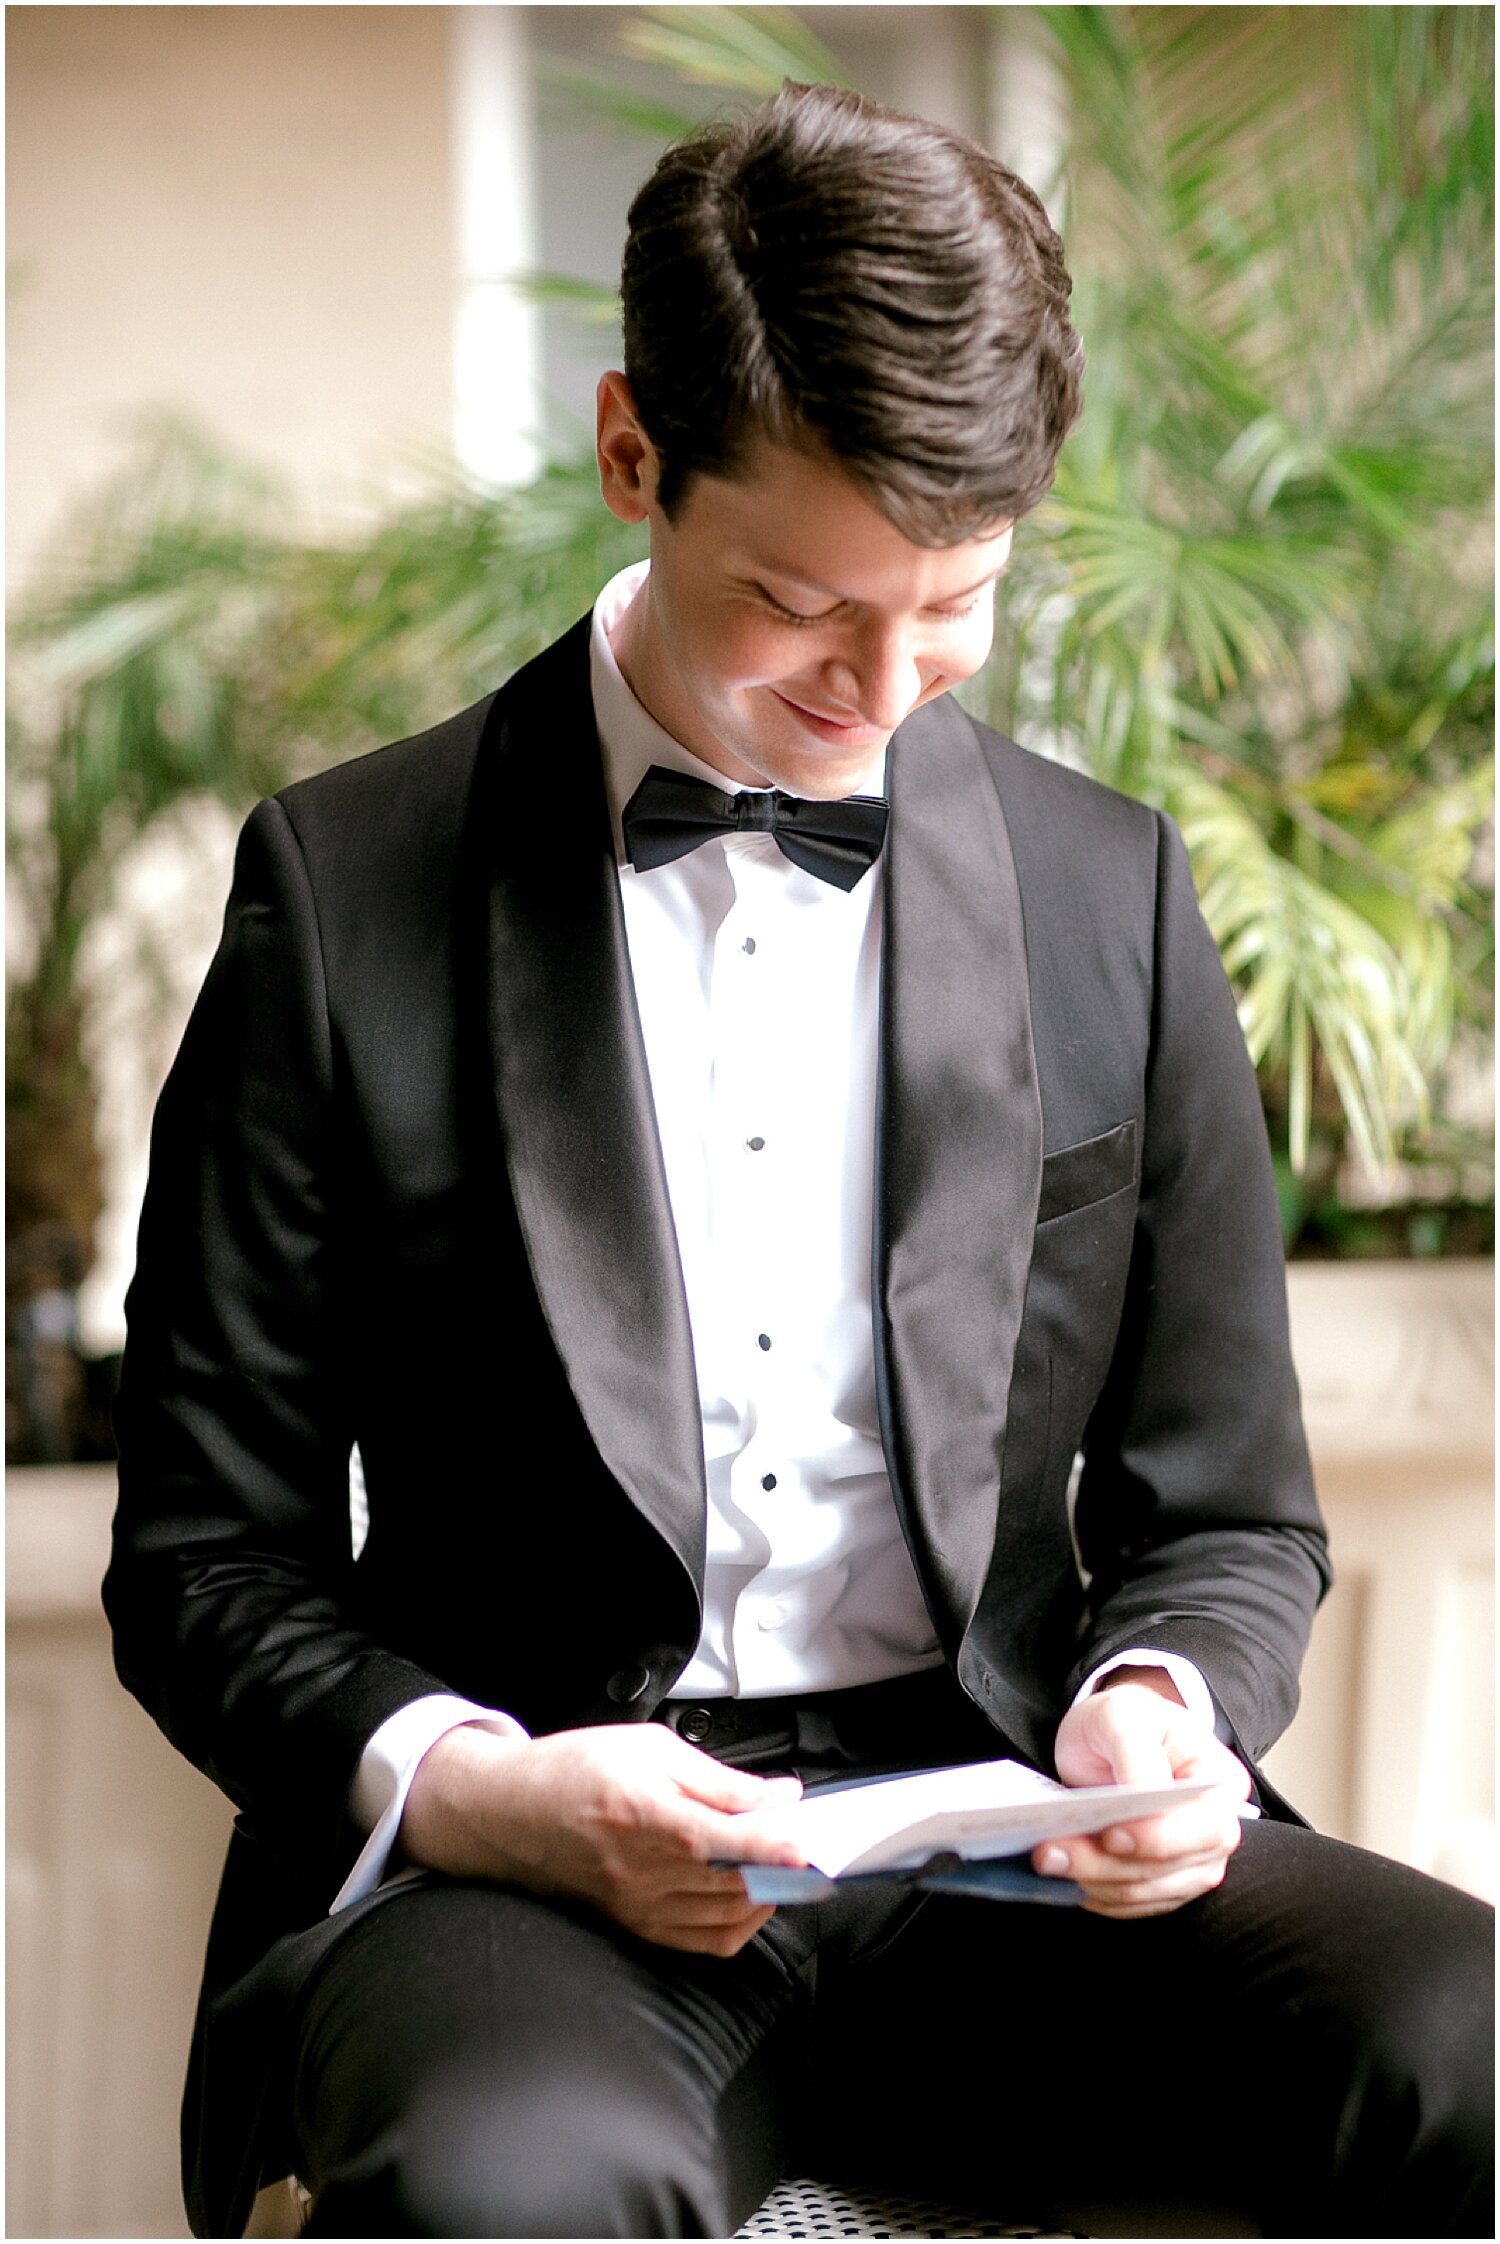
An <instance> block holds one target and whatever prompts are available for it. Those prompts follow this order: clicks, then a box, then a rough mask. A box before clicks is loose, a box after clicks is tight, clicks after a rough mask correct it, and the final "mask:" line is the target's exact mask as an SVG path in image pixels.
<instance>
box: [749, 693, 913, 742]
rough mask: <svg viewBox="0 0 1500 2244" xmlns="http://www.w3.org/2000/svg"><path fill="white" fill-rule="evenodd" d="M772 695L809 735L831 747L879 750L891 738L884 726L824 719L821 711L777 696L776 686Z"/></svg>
mask: <svg viewBox="0 0 1500 2244" xmlns="http://www.w3.org/2000/svg"><path fill="white" fill-rule="evenodd" d="M771 691H772V693H774V694H776V699H777V700H778V701H779V702H780V703H781V705H782V707H783V708H785V709H790V711H791V712H792V715H793V716H794V717H798V718H800V719H801V721H802V723H803V724H804V725H806V726H807V727H808V728H809V730H810V731H812V732H814V733H816V735H817V737H818V738H819V740H825V741H827V742H828V744H829V746H830V747H833V748H878V747H879V746H881V745H882V743H883V742H885V741H886V740H888V739H889V738H890V734H889V732H888V730H887V728H886V727H885V726H884V725H872V724H868V723H866V722H865V721H864V720H863V719H856V720H855V721H853V722H849V721H847V720H845V719H842V718H838V717H825V716H824V715H823V714H822V713H821V711H819V710H817V709H809V708H807V707H806V706H805V704H804V703H802V702H800V701H793V700H792V699H791V697H790V695H788V694H784V693H776V688H775V687H774V686H773V687H772V688H771Z"/></svg>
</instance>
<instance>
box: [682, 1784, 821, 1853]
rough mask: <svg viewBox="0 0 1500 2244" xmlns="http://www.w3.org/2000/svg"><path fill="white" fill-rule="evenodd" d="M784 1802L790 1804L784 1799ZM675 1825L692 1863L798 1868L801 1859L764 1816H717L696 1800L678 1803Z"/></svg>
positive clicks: (770, 1819)
mask: <svg viewBox="0 0 1500 2244" xmlns="http://www.w3.org/2000/svg"><path fill="white" fill-rule="evenodd" d="M785 1804H786V1805H788V1806H789V1805H790V1804H791V1803H790V1800H788V1801H787V1802H786V1803H785ZM676 1828H677V1830H678V1831H679V1832H680V1834H681V1836H682V1839H683V1841H684V1843H685V1845H686V1847H687V1850H688V1852H689V1853H690V1854H691V1856H692V1857H693V1860H694V1861H695V1862H771V1863H779V1864H780V1865H781V1866H782V1867H783V1868H790V1869H801V1868H803V1867H804V1861H805V1858H804V1857H803V1855H802V1854H801V1852H800V1851H799V1850H798V1848H797V1847H795V1846H794V1845H793V1844H792V1842H791V1840H790V1839H789V1838H788V1837H787V1836H786V1834H785V1833H784V1832H782V1831H779V1830H778V1829H777V1828H776V1825H775V1822H774V1820H773V1819H772V1818H771V1817H770V1816H769V1815H768V1816H767V1818H766V1820H765V1821H762V1819H761V1818H760V1817H759V1816H755V1815H720V1814H717V1813H716V1812H715V1810H714V1809H712V1808H705V1807H700V1806H699V1805H698V1803H697V1802H696V1801H693V1800H683V1801H681V1802H679V1813H678V1816H677V1818H676Z"/></svg>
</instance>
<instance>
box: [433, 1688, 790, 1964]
mask: <svg viewBox="0 0 1500 2244" xmlns="http://www.w3.org/2000/svg"><path fill="white" fill-rule="evenodd" d="M801 1790H802V1787H801V1785H800V1784H799V1783H798V1781H797V1779H796V1778H795V1777H771V1778H766V1777H758V1776H750V1775H747V1774H746V1773H745V1772H744V1771H743V1770H739V1769H727V1768H725V1767H724V1766H723V1765H722V1763H720V1762H718V1761H715V1760H713V1759H712V1758H711V1756H710V1755H708V1754H707V1753H700V1752H699V1751H698V1750H697V1748H696V1747H695V1746H691V1745H689V1744H687V1743H686V1741H685V1740H684V1739H682V1738H680V1737H678V1736H677V1735H676V1733H675V1732H674V1731H672V1730H669V1729H666V1728H665V1727H664V1726H663V1725H661V1724H660V1723H656V1722H642V1723H638V1724H637V1723H631V1724H629V1725H628V1726H627V1725H624V1724H622V1725H620V1726H619V1727H618V1728H616V1727H614V1726H612V1725H606V1726H604V1727H603V1728H600V1729H588V1730H562V1731H559V1732H557V1733H556V1734H555V1735H554V1736H551V1737H541V1738H533V1739H531V1740H529V1741H526V1740H522V1739H519V1738H499V1737H495V1736H494V1735H493V1734H492V1733H490V1732H489V1731H486V1730H481V1729H477V1728H475V1727H474V1726H473V1725H471V1724H464V1725H461V1726H460V1727H459V1728H458V1729H455V1730H450V1731H448V1732H447V1734H446V1735H445V1736H444V1737H440V1738H439V1739H438V1741H437V1743H436V1744H435V1745H434V1746H432V1747H431V1748H430V1749H429V1751H428V1752H427V1753H426V1754H424V1756H423V1758H422V1761H421V1763H420V1765H419V1766H418V1769H417V1773H416V1776H415V1778H414V1779H413V1781H412V1787H411V1791H410V1793H409V1794H408V1796H407V1802H406V1808H405V1812H404V1814H403V1816H402V1819H401V1832H400V1839H401V1845H402V1848H403V1850H404V1852H405V1854H406V1857H407V1859H408V1860H409V1861H412V1862H419V1863H421V1864H422V1865H423V1866H424V1867H425V1868H428V1869H434V1870H446V1871H448V1872H449V1873H450V1874H451V1875H453V1876H455V1877H466V1878H495V1879H504V1880H506V1881H507V1882H509V1883H511V1884H513V1885H521V1886H527V1887H529V1888H530V1889H531V1891H532V1892H533V1893H557V1894H569V1895H571V1896H573V1898H574V1899H576V1900H581V1901H589V1902H592V1903H593V1904H594V1906H595V1907H596V1908H598V1909H601V1910H602V1911H603V1912H604V1914H605V1915H606V1916H607V1917H613V1919H614V1920H615V1922H616V1924H620V1925H623V1926H624V1927H625V1929H626V1930H627V1931H628V1932H634V1933H638V1934H639V1935H640V1937H641V1938H642V1939H643V1940H655V1941H657V1942H659V1943H660V1944H661V1945H662V1946H663V1947H666V1948H686V1949H691V1950H695V1951H697V1952H699V1953H701V1954H704V1955H711V1956H732V1955H734V1954H736V1953H737V1952H738V1950H739V1949H741V1948H743V1947H744V1945H745V1943H746V1941H747V1940H749V1939H751V1938H752V1937H753V1936H754V1934H756V1933H757V1932H759V1930H760V1928H761V1926H762V1925H763V1924H765V1923H766V1921H767V1919H768V1918H770V1917H771V1916H772V1915H773V1914H774V1912H773V1911H772V1910H771V1909H767V1908H757V1907H755V1906H753V1905H752V1904H751V1902H750V1901H748V1900H747V1898H746V1895H745V1887H744V1882H743V1880H742V1879H741V1877H740V1875H739V1872H738V1871H737V1870H711V1869H710V1868H709V1867H708V1865H709V1863H710V1862H712V1861H713V1860H714V1859H715V1858H723V1857H725V1856H733V1857H734V1858H736V1859H737V1860H743V1861H746V1862H775V1863H784V1864H792V1865H795V1866H797V1867H798V1868H801V1867H802V1866H803V1860H804V1858H803V1856H802V1855H801V1854H799V1852H798V1851H797V1849H796V1848H795V1847H794V1846H792V1845H791V1844H790V1843H789V1842H788V1841H787V1840H785V1839H782V1838H780V1837H778V1836H777V1833H776V1829H775V1817H774V1812H773V1813H772V1814H771V1815H770V1816H769V1817H768V1816H767V1815H766V1812H765V1811H767V1810H771V1811H774V1809H775V1808H776V1807H777V1806H778V1805H781V1804H787V1805H789V1804H790V1803H791V1802H793V1801H795V1800H796V1799H797V1798H798V1797H799V1796H800V1794H801ZM751 1808H756V1809H760V1810H761V1811H762V1813H761V1814H760V1815H759V1816H757V1818H756V1824H755V1826H754V1827H751V1826H747V1825H746V1824H744V1823H742V1822H741V1821H740V1816H741V1815H742V1813H743V1812H744V1811H745V1810H747V1809H751Z"/></svg>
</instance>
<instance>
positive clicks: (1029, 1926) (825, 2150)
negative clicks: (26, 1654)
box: [296, 1825, 1492, 2236]
mask: <svg viewBox="0 0 1500 2244" xmlns="http://www.w3.org/2000/svg"><path fill="white" fill-rule="evenodd" d="M1491 1926H1492V1918H1491V1915H1490V1912H1489V1911H1488V1910H1486V1909H1485V1908H1484V1907H1483V1906H1482V1905H1481V1904H1478V1903H1475V1902H1473V1901H1471V1900H1470V1899H1469V1898H1468V1897H1467V1896H1465V1895H1461V1894H1458V1893H1456V1892H1455V1891H1454V1890H1453V1889H1452V1888H1449V1887H1444V1886H1440V1885H1438V1884H1436V1883H1435V1882H1434V1881H1432V1880H1429V1879H1423V1878H1420V1877H1419V1876H1418V1875H1417V1874H1416V1873H1414V1872H1409V1871H1405V1870H1402V1869H1400V1868H1399V1867H1398V1866H1396V1865H1394V1864H1388V1863H1385V1862H1383V1861H1382V1860H1381V1859H1380V1858H1379V1857H1375V1856H1370V1855H1366V1854H1363V1853H1361V1852H1359V1851H1358V1850H1356V1849H1353V1848H1347V1847H1342V1846H1340V1845H1339V1844H1338V1843H1337V1842H1336V1841H1331V1840H1324V1839H1319V1838H1318V1837H1316V1836H1315V1835H1314V1834H1312V1833H1309V1832H1304V1831H1301V1830H1299V1829H1296V1828H1294V1827H1291V1826H1287V1825H1252V1826H1250V1827H1249V1828H1248V1829H1247V1832H1246V1835H1245V1843H1244V1845H1243V1846H1242V1848H1241V1850H1240V1852H1239V1854H1238V1855H1237V1856H1236V1857H1235V1859H1234V1861H1233V1862H1232V1863H1231V1866H1230V1872H1229V1877H1228V1879H1227V1880H1226V1882H1225V1885H1224V1886H1223V1887H1222V1888H1221V1889H1219V1891H1218V1892H1217V1893H1215V1894H1212V1895H1209V1896H1207V1897H1205V1899H1204V1900H1202V1901H1200V1902H1197V1903H1195V1904H1193V1905H1191V1906H1190V1907H1189V1908H1187V1909H1185V1910H1181V1911H1178V1912H1175V1913H1173V1914H1172V1915H1170V1916H1167V1917H1162V1918H1157V1919H1152V1920H1149V1921H1146V1922H1140V1923H1131V1924H1115V1923H1111V1922H1108V1921H1107V1920H1104V1919H1102V1918H1098V1917H1094V1916H1091V1915H1087V1914H1085V1913H1084V1912H1082V1911H1072V1910H1055V1909H1049V1910H1039V1909H1027V1908H1025V1907H1024V1906H1016V1905H1012V1904H999V1903H991V1902H982V1901H954V1900H946V1901H940V1900H937V1899H929V1900H927V1901H924V1902H922V1903H920V1904H918V1905H917V1906H915V1907H913V1905H912V1904H911V1903H910V1902H909V1901H905V1900H902V1901H898V1902H894V1903H893V1902H891V1901H889V1900H884V1901H880V1902H875V1903H872V1902H871V1901H870V1899H869V1897H868V1896H867V1897H864V1898H863V1899H862V1900H861V1901H860V1902H858V1903H840V1904H837V1905H835V1906H834V1908H833V1909H832V1910H824V1911H813V1910H796V1911H791V1910H788V1911H783V1912H782V1913H781V1915H780V1916H779V1917H778V1918H777V1919H776V1920H774V1921H773V1923H772V1925H771V1926H770V1927H769V1928H768V1929H767V1931H766V1933H764V1934H763V1935H761V1937H760V1938H759V1939H758V1940H757V1941H755V1942H754V1943H752V1944H751V1946H750V1947H749V1948H748V1949H746V1950H745V1951H743V1952H742V1954H741V1955H740V1956H739V1957H737V1958H735V1959H733V1960H732V1961H731V1962H729V1963H724V1962H721V1961H719V1960H717V1959H712V1958H692V1957H685V1956H679V1955H676V1954H674V1953H672V1952H670V1951H666V1950H662V1949H657V1948H652V1947H650V1946H648V1945H647V1944H646V1943H644V1942H640V1941H637V1940H635V1939H633V1938H632V1937H631V1936H629V1935H626V1934H623V1933H620V1932H618V1931H617V1930H616V1929H615V1928H613V1927H611V1926H609V1925H608V1924H607V1923H606V1922H604V1920H602V1919H599V1918H597V1917H594V1916H593V1915H592V1914H591V1913H590V1912H588V1911H587V1910H585V1909H582V1908H573V1907H571V1906H569V1905H562V1904H556V1903H552V1902H547V1901H540V1900H537V1899H536V1898H534V1897H532V1896H529V1895H525V1894H520V1893H515V1892H512V1891H509V1890H507V1889H504V1888H493V1887H486V1886H482V1885H474V1884H464V1883H450V1882H447V1881H441V1880H427V1881H421V1882H419V1883H418V1884H417V1885H415V1886H414V1887H413V1888H412V1890H411V1891H410V1892H409V1893H406V1894H402V1895H398V1896H393V1897H392V1898H391V1900H390V1901H389V1902H388V1903H386V1904H385V1905H384V1906H383V1907H381V1908H380V1909H379V1910H376V1911H372V1912H371V1913H370V1914H369V1915H368V1916H367V1917H365V1918H364V1919H363V1920H362V1922H361V1924H360V1925H358V1926H356V1927H355V1928H354V1930H353V1932H352V1933H351V1936H350V1937H349V1939H348V1940H346V1941H344V1942H341V1943H340V1944H339V1945H338V1946H337V1947H336V1948H335V1949H334V1951H333V1954H332V1956H331V1957H330V1959H329V1961H328V1963H327V1964H326V1965H325V1966H324V1968H323V1970H322V1971H321V1972H320V1974H319V1975H318V1978H317V1980H316V1981H315V1983H314V1985H313V1987H312V1989H311V1990H310V1993H309V1995H308V1998H307V2001H306V2003H305V2005H304V2010H303V2016H302V2021H301V2054H300V2060H299V2065H298V2073H297V2084H296V2101H297V2114H296V2125H297V2130H298V2134H299V2138H300V2141H301V2144H302V2153H303V2165H304V2169H305V2173H304V2178H306V2179H307V2180H309V2181H310V2183H311V2184H312V2185H313V2187H314V2189H315V2190H316V2191H318V2192H319V2193H320V2195H321V2198H322V2212H321V2217H320V2218H319V2219H318V2221H317V2226H318V2227H319V2228H320V2229H321V2230H322V2232H323V2233H326V2234H338V2233H345V2234H348V2233H358V2232H363V2233H366V2234H368V2233H375V2232H384V2233H397V2232H398V2227H397V2226H393V2225H392V2224H393V2223H395V2224H399V2228H400V2229H406V2230H407V2231H408V2232H414V2233H428V2234H442V2233H450V2234H482V2233H491V2234H507V2233H508V2234H529V2235H538V2236H542V2235H549V2234H550V2235H606V2234H620V2235H650V2234H668V2235H670V2234H692V2233H710V2234H712V2233H724V2232H726V2231H727V2230H729V2229H732V2227H733V2226H735V2225H736V2224H737V2223H738V2222H739V2221H740V2220H742V2219H743V2218H744V2217H745V2216H746V2214H747V2213H748V2212H749V2211H750V2210H752V2209H753V2208H754V2206H755V2204H757V2203H758V2202H759V2200H760V2197H761V2196H762V2195H763V2194H764V2192H765V2190H766V2189H767V2188H768V2187H769V2186H770V2184H771V2182H772V2181H774V2180H775V2179H776V2178H777V2176H778V2175H779V2174H780V2173H781V2172H782V2171H784V2170H786V2165H787V2162H789V2161H790V2162H791V2163H792V2164H794V2165H795V2166H797V2167H799V2168H801V2169H802V2170H810V2171H819V2172H822V2173H824V2174H827V2175H832V2176H834V2177H835V2178H842V2179H846V2180H858V2179H870V2180H886V2181H895V2182H898V2183H901V2184H904V2186H906V2187H908V2188H911V2189H912V2190H914V2191H915V2192H917V2193H919V2194H926V2195H929V2196H939V2197H948V2198H953V2197H955V2196H965V2197H967V2198H969V2199H970V2200H972V2201H973V2202H975V2203H977V2204H981V2205H989V2206H993V2207H994V2208H995V2209H996V2210H997V2211H1003V2212H1004V2214H1005V2217H1006V2218H1008V2219H1011V2220H1023V2219H1024V2220H1030V2219H1047V2220H1065V2221H1066V2222H1067V2223H1068V2224H1069V2225H1072V2226H1076V2227H1080V2228H1083V2229H1085V2230H1087V2229H1089V2228H1093V2229H1094V2230H1095V2232H1096V2233H1108V2232H1109V2230H1110V2228H1111V2227H1113V2228H1114V2231H1115V2233H1122V2229H1121V2225H1120V2216H1121V2214H1122V2211H1124V2209H1126V2208H1130V2209H1140V2212H1141V2214H1142V2217H1145V2218H1149V2217H1150V2216H1149V2213H1148V2212H1147V2210H1146V2209H1147V2208H1149V2207H1151V2206H1152V2205H1153V2204H1155V2205H1156V2206H1158V2207H1160V2206H1164V2205H1169V2204H1173V2203H1175V2204H1177V2205H1178V2206H1179V2207H1181V2206H1182V2205H1183V2204H1185V2203H1191V2202H1201V2203H1203V2204H1205V2205H1207V2204H1210V2203H1217V2204H1218V2206H1219V2207H1220V2208H1221V2210H1229V2211H1230V2212H1231V2214H1233V2213H1234V2212H1236V2211H1237V2212H1240V2213H1244V2212H1245V2211H1247V2210H1251V2211H1253V2213H1254V2217H1256V2218H1257V2219H1259V2220H1260V2221H1261V2223H1262V2224H1263V2225H1265V2226H1267V2227H1268V2228H1269V2229H1270V2231H1271V2232H1272V2233H1276V2232H1280V2233H1301V2234H1304V2235H1306V2234H1317V2233H1324V2234H1343V2235H1351V2234H1356V2233H1359V2234H1366V2235H1379V2234H1386V2235H1402V2234H1404V2235H1415V2234H1428V2235H1432V2234H1440V2233H1444V2232H1447V2233H1455V2234H1473V2235H1478V2234H1488V2233H1489V2232H1490V2231H1489V2227H1488V2205H1487V2202H1480V2203H1478V2204H1475V2203H1473V2201H1472V2193H1473V2172H1472V2169H1473V2168H1474V2166H1475V2164H1476V2162H1482V2161H1483V2156H1484V2152H1483V2143H1482V2140H1476V2130H1482V2129H1483V2128H1484V2126H1485V2122H1484V2119H1483V2114H1484V2113H1485V2111H1486V2109H1487V2101H1486V2095H1485V2090H1484V2086H1483V2081H1482V2078H1476V2076H1482V2075H1483V2072H1484V2068H1485V2065H1486V2063H1487V2061H1488V2058H1489V2041H1488V2031H1489V2029H1488V2026H1487V2025H1486V2024H1485V2023H1484V2020H1485V2019H1487V2016H1488V2001H1487V1997H1488V1986H1489V1980H1488V1963H1487V1955H1488V1948H1489V1936H1490V1931H1491ZM1461 2110H1465V2111H1467V2112H1468V2114H1469V2116H1468V2118H1467V2119H1464V2118H1461V2117H1460V2116H1459V2113H1460V2111H1461ZM1466 2191H1468V2192H1469V2194H1470V2203H1469V2205H1468V2206H1467V2208H1466V2209H1465V2208H1464V2197H1465V2192H1466ZM1445 2208H1446V2209H1447V2210H1445ZM377 2209H378V2212H379V2219H378V2220H377V2219H376V2217H375V2216H376V2212H377ZM580 2224H582V2225H580ZM1129 2227H1130V2221H1129V2219H1128V2218H1127V2220H1126V2231H1128V2229H1129ZM1136 2232H1137V2233H1139V2230H1137V2231H1136ZM1178 2233H1182V2231H1181V2229H1180V2228H1179V2229H1178Z"/></svg>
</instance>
